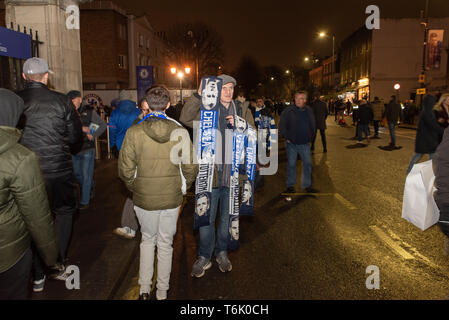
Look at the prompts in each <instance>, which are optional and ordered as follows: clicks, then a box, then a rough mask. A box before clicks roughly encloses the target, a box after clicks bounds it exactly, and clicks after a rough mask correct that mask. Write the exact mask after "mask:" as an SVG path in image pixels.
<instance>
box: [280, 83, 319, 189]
mask: <svg viewBox="0 0 449 320" xmlns="http://www.w3.org/2000/svg"><path fill="white" fill-rule="evenodd" d="M306 101H307V92H305V91H299V92H297V93H296V94H295V105H292V106H289V107H288V108H287V109H285V111H284V112H283V113H282V115H281V120H280V121H279V132H280V135H281V136H282V137H283V138H285V139H286V140H287V141H286V148H287V159H288V164H287V181H286V184H287V189H286V191H285V193H295V185H296V160H297V156H298V155H299V156H300V157H301V160H302V172H301V188H303V189H305V191H306V192H308V193H314V192H317V191H316V190H315V189H313V188H312V157H311V151H310V143H311V142H312V141H313V139H314V135H315V132H316V129H315V116H314V115H313V110H312V109H311V108H310V107H309V106H307V105H306Z"/></svg>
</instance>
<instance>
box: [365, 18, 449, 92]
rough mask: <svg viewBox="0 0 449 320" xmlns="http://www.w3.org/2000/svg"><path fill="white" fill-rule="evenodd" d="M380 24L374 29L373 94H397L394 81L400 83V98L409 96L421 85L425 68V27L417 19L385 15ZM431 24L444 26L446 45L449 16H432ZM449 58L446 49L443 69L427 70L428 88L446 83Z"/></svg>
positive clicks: (438, 26)
mask: <svg viewBox="0 0 449 320" xmlns="http://www.w3.org/2000/svg"><path fill="white" fill-rule="evenodd" d="M380 27H381V29H380V30H374V31H373V41H372V46H373V54H372V57H371V65H372V73H371V77H370V82H371V92H372V97H374V96H378V97H380V98H383V99H384V100H385V101H388V100H389V99H390V96H391V95H393V94H395V90H394V88H393V86H394V84H395V83H399V84H400V85H401V89H400V91H399V94H400V99H410V95H411V94H412V93H413V92H416V88H418V87H420V84H419V83H418V76H419V74H420V73H421V68H422V59H423V40H424V28H423V27H422V26H421V24H420V20H418V19H382V20H381V25H380ZM429 27H430V28H431V29H445V34H444V44H443V47H446V48H447V47H448V38H449V18H445V19H430V23H429ZM447 59H448V58H447V51H446V50H443V52H442V61H441V62H442V63H441V67H440V70H438V71H434V70H432V71H427V72H426V73H427V77H426V80H427V86H428V87H429V89H431V90H433V89H436V88H438V87H442V86H445V85H447Z"/></svg>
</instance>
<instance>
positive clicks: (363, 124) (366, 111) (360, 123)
mask: <svg viewBox="0 0 449 320" xmlns="http://www.w3.org/2000/svg"><path fill="white" fill-rule="evenodd" d="M372 119H373V109H372V108H371V106H370V105H369V104H368V103H367V101H366V100H361V101H360V103H359V109H358V112H357V118H356V121H357V128H358V129H357V142H358V143H362V141H363V133H365V136H366V139H367V140H368V142H369V124H370V122H371V120H372Z"/></svg>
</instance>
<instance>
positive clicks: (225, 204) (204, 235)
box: [198, 187, 229, 260]
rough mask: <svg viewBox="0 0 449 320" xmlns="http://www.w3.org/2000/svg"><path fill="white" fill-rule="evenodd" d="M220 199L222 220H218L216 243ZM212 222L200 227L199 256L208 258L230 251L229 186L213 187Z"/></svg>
mask: <svg viewBox="0 0 449 320" xmlns="http://www.w3.org/2000/svg"><path fill="white" fill-rule="evenodd" d="M218 201H220V218H219V219H220V220H219V221H218V229H217V242H216V243H215V218H216V217H217V209H218ZM209 221H210V224H209V225H208V226H204V227H201V228H200V246H199V249H198V256H199V257H204V258H206V259H207V260H210V259H211V258H212V253H213V252H214V248H215V255H218V254H219V253H220V252H222V251H225V252H227V251H228V238H229V188H226V187H220V188H213V189H212V199H211V204H210V220H209Z"/></svg>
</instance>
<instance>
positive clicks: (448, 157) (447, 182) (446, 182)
mask: <svg viewBox="0 0 449 320" xmlns="http://www.w3.org/2000/svg"><path fill="white" fill-rule="evenodd" d="M432 163H433V171H434V173H435V187H436V188H437V191H436V192H435V193H434V198H435V202H436V204H437V206H438V209H440V219H439V223H438V224H439V226H440V228H441V230H442V231H443V233H444V234H445V235H446V236H448V237H449V129H446V130H445V131H444V136H443V141H441V144H440V145H439V146H438V148H437V150H436V153H435V156H434V157H433V159H432Z"/></svg>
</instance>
